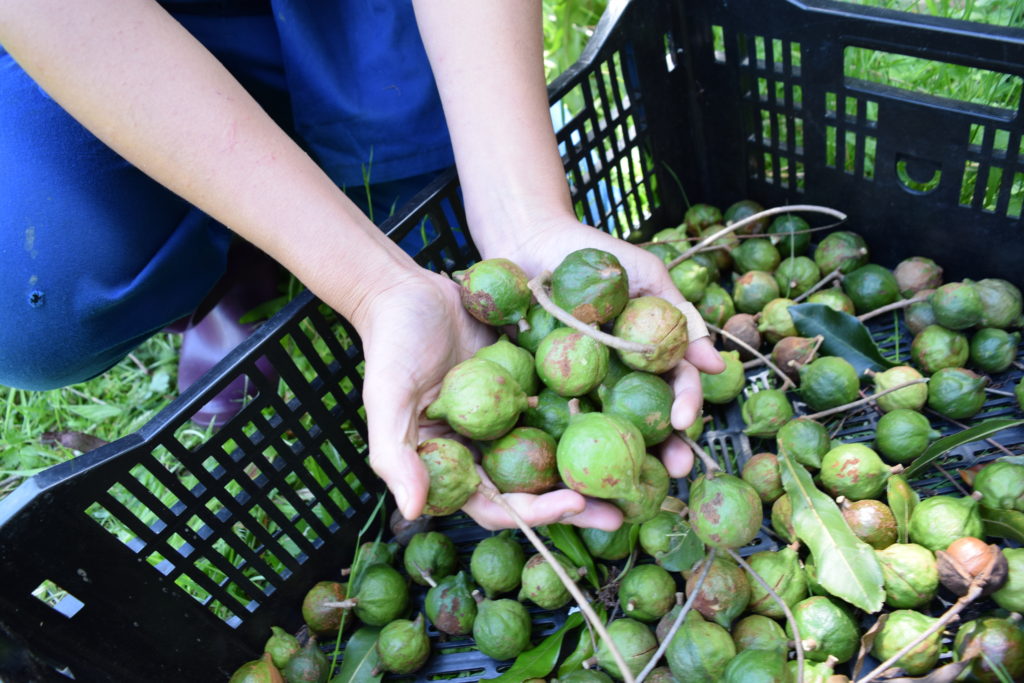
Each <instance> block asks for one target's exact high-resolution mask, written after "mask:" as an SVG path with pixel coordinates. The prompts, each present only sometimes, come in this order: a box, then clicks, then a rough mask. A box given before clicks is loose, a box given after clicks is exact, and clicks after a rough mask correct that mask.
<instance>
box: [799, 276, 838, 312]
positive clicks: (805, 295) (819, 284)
mask: <svg viewBox="0 0 1024 683" xmlns="http://www.w3.org/2000/svg"><path fill="white" fill-rule="evenodd" d="M842 279H843V274H842V272H841V271H840V270H839V269H838V268H836V269H835V270H833V271H832V272H831V273H829V274H828V275H826V276H825V277H823V278H821V279H820V280H818V282H817V283H815V285H814V286H813V287H811V288H810V289H808V290H807V291H806V292H804V293H803V294H801V295H800V296H798V297H796V298H795V299H793V303H794V304H798V303H800V302H801V301H803V300H804V299H806V298H808V297H809V296H811V295H812V294H814V293H815V292H817V291H818V290H819V289H824V287H825V285H827V284H828V283H830V282H832V281H833V280H842Z"/></svg>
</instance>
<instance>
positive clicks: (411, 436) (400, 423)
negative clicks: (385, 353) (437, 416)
mask: <svg viewBox="0 0 1024 683" xmlns="http://www.w3.org/2000/svg"><path fill="white" fill-rule="evenodd" d="M366 378H367V382H366V385H365V387H364V390H363V401H364V403H365V404H366V416H367V433H368V440H369V445H370V456H369V459H370V467H371V468H373V471H374V472H376V473H377V476H379V477H380V478H381V479H383V480H384V483H385V484H387V487H388V489H389V490H390V491H391V493H392V494H393V495H394V497H395V504H396V505H397V506H398V509H399V510H400V511H401V512H402V516H403V517H405V518H406V519H408V520H413V519H416V518H417V517H419V516H420V514H421V513H422V511H423V506H424V505H425V504H426V502H427V489H429V488H430V477H429V475H428V474H427V469H426V467H424V465H423V462H422V461H421V460H420V458H419V454H418V453H417V452H416V445H417V437H418V430H417V426H416V415H414V413H413V409H412V405H413V403H414V402H413V400H412V398H411V397H410V396H408V395H405V396H402V395H401V394H399V395H398V396H393V395H392V394H390V393H389V391H388V388H387V383H384V384H385V386H384V387H382V388H378V385H380V384H381V383H380V382H376V381H374V380H375V377H374V376H373V375H372V374H371V373H370V371H369V369H367V375H366Z"/></svg>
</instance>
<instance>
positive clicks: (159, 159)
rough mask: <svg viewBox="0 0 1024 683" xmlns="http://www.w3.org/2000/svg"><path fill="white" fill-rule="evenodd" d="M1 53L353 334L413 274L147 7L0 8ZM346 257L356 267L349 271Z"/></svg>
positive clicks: (248, 101)
mask: <svg viewBox="0 0 1024 683" xmlns="http://www.w3.org/2000/svg"><path fill="white" fill-rule="evenodd" d="M0 43H3V45H4V46H5V47H6V48H7V49H8V51H9V52H10V53H11V54H12V56H14V58H15V59H16V60H17V61H18V62H19V63H20V64H21V65H22V67H23V68H24V69H25V70H26V71H27V72H28V73H29V74H30V75H31V76H32V77H33V78H34V79H35V80H36V81H37V82H38V83H39V84H40V85H41V86H42V87H43V89H45V90H46V91H47V92H48V93H49V94H50V95H51V96H52V97H53V98H54V99H55V100H56V101H57V102H58V103H60V104H61V106H63V107H64V108H65V109H66V110H68V111H69V112H70V113H71V114H72V116H74V117H75V118H76V119H77V120H78V121H79V122H81V123H82V124H83V125H84V126H85V127H86V128H88V129H89V130H90V131H92V132H93V133H94V134H95V135H97V137H99V138H100V139H101V140H103V142H105V143H106V144H108V145H109V146H110V147H112V148H113V149H114V150H115V151H117V152H118V153H120V154H121V155H122V156H124V157H125V158H126V159H128V160H129V161H131V162H132V163H133V164H135V165H136V166H137V167H138V168H140V169H141V170H142V171H144V172H145V173H147V174H148V175H150V176H151V177H153V178H154V179H155V180H157V181H158V182H160V183H161V184H163V185H165V186H166V187H168V188H169V189H171V190H172V191H174V192H176V193H177V194H179V195H181V196H182V197H184V198H186V199H187V200H189V201H190V202H192V203H193V204H195V205H196V206H198V207H199V208H201V209H203V210H204V211H206V212H207V213H209V214H210V215H211V216H213V217H214V218H216V219H217V220H219V221H220V222H222V223H224V224H225V225H227V226H229V227H230V228H232V229H233V230H235V231H236V232H238V233H239V234H241V235H242V236H243V237H245V238H246V239H248V240H249V241H251V242H253V243H254V244H256V245H257V246H259V247H260V248H261V249H263V250H264V251H266V252H267V253H269V254H270V255H272V256H273V257H275V258H276V259H277V260H278V261H280V262H281V263H282V264H283V265H284V266H286V267H287V268H288V269H289V270H291V271H292V272H293V273H295V274H296V275H297V276H298V277H299V278H300V279H302V280H303V281H304V282H305V283H307V284H308V285H310V286H311V287H313V288H314V290H315V291H317V294H319V295H320V296H322V297H323V298H324V299H326V300H328V301H329V302H330V303H331V304H332V305H334V306H335V307H336V308H337V309H338V311H339V312H340V313H342V314H343V315H345V316H346V317H347V318H349V319H350V320H352V321H353V322H354V323H355V322H357V321H359V320H360V318H361V313H360V310H361V309H362V308H365V307H366V304H367V302H368V300H369V298H370V297H371V290H372V287H370V286H368V283H372V282H373V281H374V278H373V273H374V272H375V271H376V272H382V271H383V272H391V273H396V272H398V273H402V274H403V275H405V274H408V275H411V274H412V273H414V272H415V267H414V264H413V263H412V261H411V260H410V259H409V258H408V257H407V256H405V254H403V253H402V252H401V250H400V249H398V248H397V247H396V246H395V245H393V244H392V243H391V241H390V240H388V239H387V238H386V237H384V236H383V235H381V234H380V232H379V231H378V230H377V229H376V227H375V226H373V225H372V224H371V223H370V222H369V221H368V220H367V219H366V218H365V217H363V216H362V215H361V213H360V212H359V210H358V209H357V208H356V207H355V206H354V205H353V204H352V203H351V202H349V201H348V200H347V199H346V198H345V197H344V195H343V194H342V193H340V192H339V191H338V190H337V189H336V188H335V187H334V185H333V183H332V182H331V181H330V180H329V178H327V176H326V175H324V174H323V172H321V171H320V169H319V168H317V166H316V164H315V163H313V161H312V160H311V159H310V158H309V157H308V156H306V155H305V154H304V153H303V152H302V151H301V150H300V149H299V148H298V147H297V146H296V145H295V144H294V143H293V142H292V141H291V140H290V139H289V138H288V137H287V136H286V135H285V134H284V133H283V131H281V130H280V129H279V128H278V127H277V126H276V125H275V124H274V122H273V121H272V120H271V119H270V118H269V117H268V116H267V115H266V114H265V113H264V112H263V111H262V110H261V109H260V107H259V106H258V105H257V104H256V102H255V101H254V100H253V99H252V98H251V97H250V96H249V95H248V94H247V93H246V92H245V90H244V89H243V88H242V87H241V86H240V85H239V84H238V83H237V82H236V81H235V80H234V78H233V77H232V76H231V75H230V74H229V73H228V72H227V70H226V69H224V68H223V66H221V65H220V63H219V62H217V61H216V59H214V58H213V56H212V55H210V54H209V52H207V51H206V49H205V48H203V46H202V45H201V44H200V43H199V42H198V41H196V40H195V39H194V38H192V36H191V35H189V33H188V32H187V31H185V30H184V29H183V28H182V27H181V25H180V24H178V23H177V22H176V21H174V19H173V18H172V17H171V16H170V15H169V14H167V13H166V12H165V11H164V10H163V9H162V8H161V7H160V6H159V5H157V4H156V3H155V2H151V1H150V0H125V1H124V2H118V3H110V2H104V1H102V0H81V1H76V2H74V3H64V2H58V1H56V0H11V1H9V2H4V3H2V4H0ZM339 231H342V234H343V235H344V239H339V237H338V235H339ZM308 245H318V247H319V248H317V249H309V248H308ZM352 252H355V253H360V254H362V255H364V258H360V259H349V258H347V257H346V254H347V253H352ZM349 261H351V262H349ZM341 263H344V264H345V268H343V269H339V268H337V266H338V264H341ZM328 274H329V275H328Z"/></svg>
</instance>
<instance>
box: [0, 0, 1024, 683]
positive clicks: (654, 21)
mask: <svg viewBox="0 0 1024 683" xmlns="http://www.w3.org/2000/svg"><path fill="white" fill-rule="evenodd" d="M716 38H717V40H718V41H719V43H720V47H723V48H724V49H721V50H718V51H716V48H715V44H716ZM851 47H852V48H867V49H872V50H881V51H889V52H893V53H900V54H906V55H911V56H914V57H917V58H922V59H930V60H936V61H940V62H950V63H954V64H960V65H964V66H968V67H972V68H977V69H985V70H989V71H996V72H999V73H1003V74H1006V75H1007V77H1009V78H1016V79H1020V78H1022V77H1024V31H1021V30H1011V29H1001V28H994V27H989V26H981V25H976V24H968V23H963V22H956V21H948V20H937V19H927V18H921V17H915V16H908V15H905V14H902V13H896V12H887V11H881V10H871V9H866V8H860V7H857V6H854V5H850V4H846V3H839V2H828V1H826V0H804V1H803V2H797V1H795V0H688V1H687V2H672V3H668V2H657V1H656V0H633V1H632V2H615V3H612V8H611V9H610V10H609V11H608V12H607V14H606V16H605V17H604V18H603V19H602V21H601V23H600V25H599V27H598V29H597V31H596V34H595V36H594V39H593V40H592V42H591V44H590V45H589V46H588V48H587V50H586V52H585V54H584V56H583V58H582V59H581V60H580V62H578V63H577V64H576V65H574V66H573V67H572V68H570V69H569V70H568V71H567V72H566V73H565V74H563V75H562V76H560V77H559V78H558V79H557V80H556V81H555V82H554V83H553V84H552V86H551V96H552V102H553V103H556V104H558V105H559V107H560V109H561V112H560V113H561V117H560V119H561V120H564V125H562V126H561V128H560V129H559V130H558V140H559V143H560V145H561V148H562V152H563V157H564V161H565V165H566V171H567V174H568V178H569V182H570V185H571V188H572V192H573V197H574V200H575V202H576V207H577V209H578V212H579V213H580V215H581V217H583V219H584V220H585V221H586V222H588V223H590V224H592V225H595V226H598V227H600V228H602V229H605V230H607V231H609V232H611V233H613V234H616V235H618V236H620V237H623V238H625V239H629V240H632V241H640V240H643V239H645V238H646V237H648V236H650V235H651V234H652V233H653V232H655V231H657V230H659V229H662V228H665V227H669V226H673V225H676V224H678V223H679V222H680V220H681V218H682V215H683V212H684V210H685V207H686V205H687V202H688V201H692V202H696V201H706V202H710V203H715V204H718V205H722V206H724V205H727V204H729V203H731V202H733V201H735V200H736V199H738V198H742V197H750V198H754V199H757V200H758V201H760V202H761V203H762V204H764V205H766V206H771V205H779V204H786V203H803V202H814V203H822V204H829V205H832V206H835V207H837V208H840V209H842V210H843V211H845V212H847V213H848V214H849V215H850V221H849V227H850V228H851V229H854V230H857V231H858V232H860V233H861V234H863V235H864V237H865V238H866V239H867V241H868V244H869V246H870V247H871V249H872V260H873V261H875V262H878V263H882V264H884V265H887V266H890V267H891V266H894V265H895V264H896V263H897V262H898V261H899V260H900V259H902V258H904V257H906V256H910V255H923V256H930V257H932V258H934V259H935V260H936V261H938V262H939V263H940V264H942V265H943V267H944V268H945V269H946V277H947V278H948V279H959V278H963V277H1003V278H1006V279H1009V280H1011V281H1013V282H1015V283H1016V284H1017V285H1018V286H1019V285H1021V284H1022V283H1021V278H1020V277H1019V275H1018V270H1017V265H1018V263H1019V262H1020V261H1021V258H1022V257H1024V248H1022V246H1021V245H1022V242H1021V239H1020V237H1021V223H1020V214H1021V207H1020V206H1019V204H1015V203H1014V202H1013V201H1011V189H1012V188H1014V187H1020V185H1021V184H1024V163H1022V156H1021V153H1022V149H1021V144H1022V135H1021V134H1022V132H1024V123H1022V119H1021V111H1022V105H1021V104H1020V103H1019V102H1018V103H1017V105H1016V109H1014V110H1004V109H994V108H991V107H986V106H981V105H977V104H971V103H965V102H960V101H953V100H946V99H941V98H936V97H933V96H927V95H920V94H913V93H909V92H906V91H903V90H899V89H894V88H891V87H887V86H882V85H878V84H874V83H867V82H862V81H856V80H853V79H851V78H848V77H846V76H845V75H844V66H843V64H844V62H843V60H844V50H846V49H847V48H851ZM972 136H974V137H973V138H972ZM830 137H831V138H834V139H836V140H838V141H840V143H841V144H839V145H838V146H837V147H835V148H834V149H835V151H834V152H830V151H829V150H830V149H833V148H832V147H831V146H830V145H829V144H828V141H829V139H830ZM972 139H973V140H975V142H972ZM979 139H980V141H981V142H980V144H977V143H976V141H977V140H979ZM972 178H974V180H973V181H972V180H971V179H972ZM972 182H973V183H974V185H971V184H970V183H972ZM972 187H973V188H974V190H973V192H972V191H970V190H971V188H972ZM986 189H988V190H990V191H989V192H988V194H986V192H985V190H986ZM962 195H963V196H966V195H969V199H968V200H967V201H965V202H963V203H961V196H962ZM464 224H465V217H464V213H463V209H462V205H461V200H460V196H459V193H458V185H457V179H456V177H455V174H454V172H451V173H449V174H447V175H446V176H444V177H442V178H439V179H438V180H437V181H436V182H434V183H433V184H432V185H431V186H429V187H427V188H425V189H424V190H423V191H422V192H421V193H420V194H419V195H417V197H415V198H414V199H413V200H412V201H411V202H410V203H409V204H408V205H407V206H405V207H403V209H402V211H400V212H399V214H398V215H396V216H395V217H393V218H392V219H390V220H389V221H388V223H387V224H386V226H385V227H386V229H388V230H389V232H390V234H391V236H392V237H393V238H395V239H396V240H398V239H402V238H403V237H405V236H406V235H408V234H410V233H418V234H422V235H423V236H424V239H423V242H424V243H423V246H422V248H421V249H420V251H419V253H418V255H417V260H418V261H419V262H420V263H421V264H423V265H424V266H427V267H429V268H432V269H435V270H447V271H450V270H452V269H454V268H456V267H463V266H465V265H468V264H469V263H470V262H472V261H473V260H474V259H475V258H476V253H475V251H474V249H473V247H472V244H471V242H468V241H467V239H466V238H465V236H464V235H465V233H464V230H463V226H464ZM890 324H891V323H890ZM873 331H874V332H875V333H876V338H878V339H884V338H886V337H888V336H889V335H890V333H891V328H889V329H886V327H885V323H879V324H877V325H874V326H873ZM908 345H909V337H907V336H906V335H905V334H904V340H903V346H902V348H904V349H906V348H908ZM264 360H265V361H266V363H263V362H262V361H264ZM257 361H261V363H260V365H258V364H257ZM267 365H269V366H270V367H272V368H273V369H274V371H275V372H276V373H277V374H278V375H279V376H280V381H272V380H271V379H270V378H268V377H267V376H266V375H264V374H263V373H262V372H261V370H260V367H266V366H267ZM361 370H362V353H361V350H360V347H359V341H358V338H357V337H356V335H355V333H354V331H353V330H352V329H351V327H350V326H349V325H348V324H347V323H346V322H345V321H344V320H341V319H339V318H337V316H335V315H334V314H333V313H332V312H330V311H329V310H328V309H327V308H326V307H325V306H324V305H323V304H322V303H321V302H319V301H317V300H316V299H315V298H314V297H312V296H311V295H310V294H309V293H308V292H307V293H304V294H302V295H300V296H299V297H298V298H297V299H295V300H294V301H292V302H291V303H290V304H289V305H288V306H287V307H286V308H285V309H284V310H282V311H281V312H280V313H279V314H278V315H276V316H275V317H274V318H273V319H271V320H270V321H269V322H268V323H266V324H265V325H264V326H262V327H261V328H260V329H259V330H258V331H257V333H256V334H255V335H254V336H253V337H252V338H251V339H249V340H247V341H246V342H245V343H243V344H242V345H241V346H240V347H239V348H238V349H236V350H235V351H234V352H233V353H232V354H231V355H230V356H229V357H228V358H226V359H225V360H224V361H223V362H222V363H221V364H219V365H218V366H217V367H216V368H214V370H213V371H211V373H210V374H208V375H207V376H206V377H204V378H203V380H201V381H200V382H198V383H197V384H196V385H195V386H193V387H191V388H190V389H189V390H187V391H186V392H184V394H183V395H182V396H181V397H179V398H178V399H177V400H175V401H174V402H173V403H172V404H171V405H170V406H168V408H167V409H165V410H164V411H162V412H161V413H160V414H159V415H157V416H156V418H154V419H153V420H152V421H151V422H150V423H149V424H147V425H146V426H145V427H143V428H142V429H140V430H139V431H138V432H137V433H135V434H132V435H129V436H126V437H124V438H123V439H120V440H118V441H116V442H114V443H112V444H109V445H107V446H104V447H102V448H99V449H97V450H95V451H92V452H90V453H86V454H84V455H82V456H80V457H78V458H76V459H75V460H73V461H70V462H67V463H64V464H62V465H58V466H56V467H54V468H51V469H49V470H47V471H45V472H43V473H41V474H39V475H38V476H36V477H34V478H33V479H31V480H29V481H28V482H26V483H25V484H24V485H23V486H22V487H20V488H19V489H17V490H16V491H15V492H14V493H13V494H12V495H11V496H9V497H8V498H7V499H5V500H3V501H0V584H2V585H3V586H4V590H3V591H2V593H0V640H4V639H6V640H8V641H10V643H13V644H14V645H15V646H20V647H24V648H27V649H29V650H31V651H32V652H33V653H34V655H35V656H36V657H38V658H40V659H42V660H45V661H47V662H50V663H51V664H53V665H54V666H55V667H56V668H57V669H60V668H62V667H67V669H68V670H69V671H71V672H73V674H74V676H75V678H76V679H77V680H89V681H93V680H95V681H124V680H137V679H146V680H171V679H172V678H174V679H177V678H179V677H180V678H183V679H185V680H225V679H226V678H227V677H228V676H229V675H230V672H231V671H233V670H234V669H235V668H236V667H237V666H238V665H239V664H240V663H241V662H243V661H245V660H247V659H252V658H254V657H255V656H256V655H257V654H258V652H259V650H260V649H261V648H262V644H263V642H264V641H265V640H266V638H267V635H268V633H269V628H270V626H271V625H272V624H279V625H281V626H284V627H286V628H289V629H293V630H294V629H296V628H297V627H298V626H299V625H300V622H301V618H300V616H299V614H298V605H299V604H300V602H301V599H302V596H303V595H304V593H305V592H306V590H308V588H309V587H310V586H311V585H312V584H313V583H314V582H316V581H318V580H322V579H325V578H330V577H333V576H337V574H338V571H339V569H340V568H341V567H343V566H345V565H346V564H347V563H348V561H349V560H350V559H351V557H352V555H353V552H354V542H355V530H356V529H358V528H360V527H361V526H362V525H363V524H364V523H365V522H366V520H367V519H368V517H369V515H370V513H371V511H372V510H373V508H374V506H375V504H376V500H377V495H378V494H379V493H380V492H381V491H382V485H381V482H380V481H379V480H378V479H377V478H376V477H375V476H374V475H373V473H372V472H371V470H370V469H369V467H368V465H367V464H366V460H365V456H366V442H365V438H366V425H365V415H364V413H363V409H362V402H361V400H360V390H361V382H362V379H361ZM756 374H757V373H751V375H752V377H755V381H756ZM239 375H244V376H246V377H248V378H249V381H250V382H251V383H252V385H253V386H255V387H256V389H257V391H258V393H257V394H256V395H255V396H254V397H253V398H252V400H251V401H249V402H248V403H247V405H246V406H245V407H244V409H243V410H242V411H241V412H240V413H239V414H238V416H237V417H235V418H234V419H233V420H232V421H231V422H230V423H229V424H228V425H227V426H225V427H224V428H223V429H221V430H220V431H219V432H218V433H216V434H215V435H213V436H212V437H210V438H209V439H199V438H197V437H196V436H195V434H194V433H191V432H190V431H189V429H188V426H189V418H190V417H191V415H192V414H193V413H194V412H195V411H196V410H197V409H198V408H199V407H200V406H202V405H204V404H205V403H206V402H207V401H208V400H209V399H210V398H211V397H213V396H214V395H216V394H217V393H218V392H219V391H220V390H221V389H222V388H224V387H225V386H226V385H227V384H229V383H230V382H232V381H233V380H234V379H236V378H237V377H238V376H239ZM1019 375H1020V372H1019V371H1017V370H1013V371H1012V372H1010V373H1007V374H1006V376H1004V377H999V378H997V381H1000V382H1004V383H1005V384H1006V385H1007V386H1008V385H1009V382H1011V381H1016V379H1017V378H1018V376H1019ZM1002 414H1019V411H1018V410H1017V409H1016V407H1015V406H1014V405H1013V403H1012V401H1011V400H1009V399H1005V398H998V399H994V400H992V401H990V402H989V403H988V404H987V405H986V408H985V412H984V413H983V416H985V417H988V416H994V415H1002ZM711 415H712V418H713V421H712V422H711V423H710V424H709V426H708V430H707V432H706V435H705V437H704V442H705V443H706V444H707V445H708V447H709V449H710V450H711V451H712V452H713V453H714V454H715V455H716V457H719V458H720V459H722V460H723V461H724V463H725V464H726V466H727V468H728V469H729V470H730V471H738V469H739V468H740V467H741V466H742V464H743V462H745V461H746V459H747V458H749V457H750V455H751V453H752V452H756V451H757V450H760V446H761V444H759V443H757V442H756V441H755V442H754V443H753V444H752V443H751V440H750V439H748V438H747V437H746V436H745V435H744V434H742V431H741V430H742V428H743V423H742V420H741V419H740V417H739V414H738V410H737V409H736V408H735V406H734V407H732V408H731V409H729V410H717V409H716V410H715V411H711ZM981 417H982V416H979V419H980V418H981ZM874 419H875V418H874V416H873V414H872V413H871V411H870V410H869V411H866V412H865V413H864V414H863V416H861V417H858V418H856V419H852V420H849V421H848V422H847V423H846V424H845V425H844V427H843V431H841V432H840V433H839V436H840V438H844V439H848V440H861V441H863V440H867V439H870V438H871V436H870V435H871V432H872V431H873V424H874ZM936 424H937V425H939V424H940V423H936ZM946 430H947V431H950V428H949V427H948V426H947V427H946ZM997 438H998V441H999V442H1000V443H1001V444H1003V445H1004V446H1006V447H1009V448H1011V449H1012V450H1014V451H1015V452H1018V453H1019V452H1021V450H1022V444H1024V430H1021V429H1016V430H1008V431H1006V432H1003V433H1001V434H1000V435H998V437H997ZM752 448H753V449H754V450H753V451H752ZM998 454H999V452H998V451H997V450H996V449H994V448H993V447H991V446H990V445H989V444H987V443H985V442H979V443H975V444H969V445H967V446H963V447H961V448H958V449H956V450H955V451H954V452H953V453H951V454H950V456H949V457H948V458H946V459H945V462H946V463H947V464H949V465H950V466H951V467H957V466H959V465H961V464H968V465H969V464H972V463H974V462H980V461H984V460H987V459H991V458H993V457H997V455H998ZM944 481H945V480H939V479H936V478H935V477H932V476H931V475H929V477H928V478H926V479H922V480H921V481H919V482H918V486H919V487H920V488H922V489H924V490H936V487H941V486H944V485H945V484H944V483H943V482H944ZM679 485H680V487H681V489H684V488H685V481H683V482H679ZM950 486H951V485H950ZM126 501H131V504H130V506H129V505H126ZM445 524H447V525H457V528H453V533H454V535H455V536H456V540H457V542H460V543H464V544H469V543H472V542H473V541H474V540H476V539H478V538H480V537H482V536H484V535H485V532H483V531H482V530H481V529H479V528H478V527H475V526H473V525H467V524H466V523H465V520H464V519H463V521H459V520H458V519H452V520H450V521H447V522H445ZM458 525H461V526H458ZM773 542H774V541H773V539H772V538H771V536H770V534H768V533H767V531H766V532H765V533H762V534H761V536H759V537H758V539H757V540H756V541H755V542H754V544H753V545H752V546H751V547H749V548H747V549H745V552H747V553H749V552H753V551H755V550H758V549H761V548H762V547H768V546H770V545H771V544H772V543H773ZM277 566H282V567H283V569H281V570H276V569H274V567H277ZM49 589H52V590H53V591H56V592H55V593H53V594H52V595H55V596H56V598H54V599H51V600H49V601H48V602H44V601H43V600H42V599H39V598H37V597H36V596H35V595H34V593H41V592H43V591H44V590H49ZM561 619H564V615H561V614H554V615H551V614H538V615H537V618H536V620H535V624H536V625H537V631H536V632H535V635H541V634H543V633H546V632H549V631H550V630H553V629H555V628H557V626H558V624H559V623H561ZM449 645H450V647H451V648H457V645H458V644H457V643H456V642H452V643H450V644H449ZM446 647H448V646H446ZM444 649H445V648H442V650H444ZM485 660H486V658H484V657H481V656H480V655H479V654H478V653H475V652H446V651H445V652H442V653H440V654H436V655H435V656H434V657H433V658H432V659H431V661H430V662H429V663H428V668H427V672H426V673H424V674H422V675H421V678H420V680H427V678H428V677H432V676H434V675H437V674H442V673H446V672H460V673H461V674H462V678H458V679H457V680H478V679H480V678H484V677H489V676H491V675H492V674H494V673H496V672H497V671H500V670H501V667H500V666H499V665H496V664H495V663H494V662H491V661H490V660H486V661H485ZM53 677H54V679H55V680H59V679H61V677H60V676H59V675H57V674H53Z"/></svg>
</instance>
